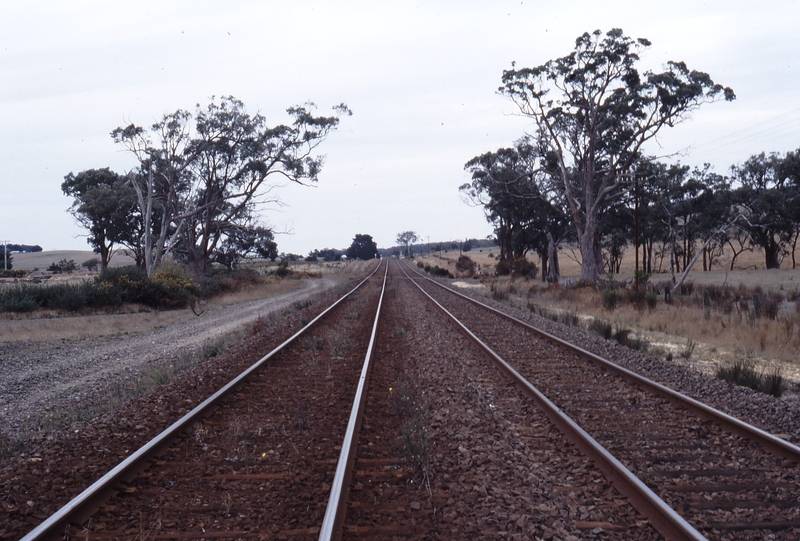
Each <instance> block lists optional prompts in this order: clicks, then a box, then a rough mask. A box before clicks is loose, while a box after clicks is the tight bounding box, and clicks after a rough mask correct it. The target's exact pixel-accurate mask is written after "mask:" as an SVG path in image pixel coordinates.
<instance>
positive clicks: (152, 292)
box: [142, 265, 200, 308]
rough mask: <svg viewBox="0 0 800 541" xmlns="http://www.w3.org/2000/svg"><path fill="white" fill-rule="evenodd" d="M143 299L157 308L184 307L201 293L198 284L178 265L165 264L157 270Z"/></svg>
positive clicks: (145, 302)
mask: <svg viewBox="0 0 800 541" xmlns="http://www.w3.org/2000/svg"><path fill="white" fill-rule="evenodd" d="M146 291H147V293H148V295H147V297H146V298H145V299H143V300H142V302H144V304H148V305H150V306H153V307H157V308H183V307H185V306H187V305H188V304H189V302H190V301H191V299H192V298H193V297H196V296H197V294H198V293H199V291H200V290H199V288H198V287H197V284H195V283H194V280H192V279H191V278H190V277H189V275H188V274H186V272H185V271H184V270H183V269H182V268H181V267H179V266H177V265H164V266H162V267H161V268H160V269H158V270H157V271H156V273H155V274H154V275H153V278H152V279H151V280H150V287H148V288H147V290H146Z"/></svg>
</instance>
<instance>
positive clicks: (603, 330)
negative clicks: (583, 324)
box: [589, 319, 614, 340]
mask: <svg viewBox="0 0 800 541" xmlns="http://www.w3.org/2000/svg"><path fill="white" fill-rule="evenodd" d="M589 330H590V331H592V332H593V333H595V334H597V335H598V336H602V337H603V338H605V339H606V340H611V337H612V336H613V335H614V328H613V326H612V325H611V323H609V322H608V321H605V320H603V319H593V320H592V322H591V323H590V324H589Z"/></svg>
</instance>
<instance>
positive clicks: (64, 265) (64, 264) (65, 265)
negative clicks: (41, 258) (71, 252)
mask: <svg viewBox="0 0 800 541" xmlns="http://www.w3.org/2000/svg"><path fill="white" fill-rule="evenodd" d="M77 268H78V265H77V264H76V263H75V260H74V259H70V260H69V261H67V260H66V259H62V260H61V261H59V262H58V263H50V266H49V267H47V270H49V271H50V272H72V271H74V270H75V269H77Z"/></svg>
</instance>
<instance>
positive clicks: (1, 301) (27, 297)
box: [0, 285, 40, 312]
mask: <svg viewBox="0 0 800 541" xmlns="http://www.w3.org/2000/svg"><path fill="white" fill-rule="evenodd" d="M39 306H40V304H39V300H38V299H37V298H36V293H35V291H34V288H33V287H30V286H27V285H22V286H15V287H10V288H7V289H5V290H3V291H2V294H1V295H0V311H3V312H33V311H34V310H36V309H37V308H39Z"/></svg>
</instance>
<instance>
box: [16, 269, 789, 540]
mask: <svg viewBox="0 0 800 541" xmlns="http://www.w3.org/2000/svg"><path fill="white" fill-rule="evenodd" d="M384 270H385V272H384V273H382V274H383V280H382V281H381V279H380V275H375V274H373V275H372V277H371V278H368V279H366V280H365V281H364V282H362V284H360V286H359V287H357V288H356V289H355V290H353V292H351V293H349V294H348V295H347V296H345V297H344V298H342V299H340V300H339V301H338V302H337V303H335V305H334V306H331V308H329V309H328V310H326V312H325V313H323V314H322V315H321V316H320V317H319V318H317V319H316V320H315V321H313V322H311V323H310V324H309V325H308V326H307V327H306V328H305V329H304V332H302V334H301V333H297V334H296V335H295V336H293V337H292V338H291V339H289V340H287V341H286V342H284V344H282V345H281V346H280V347H279V348H277V349H276V350H274V351H273V352H271V353H270V354H268V355H266V356H265V357H263V358H262V359H260V360H259V362H258V363H256V365H254V366H253V367H251V369H249V370H248V371H247V373H246V375H245V374H243V375H242V376H240V378H237V379H236V380H234V381H233V382H231V383H230V384H228V385H227V386H226V387H225V388H224V389H223V390H221V391H220V392H219V393H217V394H216V395H215V397H212V398H209V400H207V401H206V403H204V404H205V405H201V406H198V408H195V409H194V410H192V412H190V413H189V414H187V415H186V416H185V418H184V421H185V423H186V424H183V425H180V426H177V425H178V423H176V425H174V426H173V429H172V430H171V434H168V435H162V436H163V437H162V436H159V438H156V440H153V441H151V442H150V443H148V444H147V445H145V446H144V447H143V448H142V449H141V450H140V451H137V452H136V453H134V456H132V457H130V458H129V459H128V460H126V461H125V462H124V463H123V464H121V465H120V467H118V468H117V469H115V471H112V472H110V473H109V474H107V475H106V476H104V477H103V478H102V479H101V480H100V481H98V483H96V484H95V485H96V486H95V487H94V488H93V489H92V490H89V491H87V492H92V494H89V495H86V494H83V495H81V497H79V498H78V499H76V500H73V502H70V504H68V505H67V506H65V507H64V508H63V509H62V510H61V511H59V512H58V513H56V514H55V515H53V516H52V517H50V519H48V520H47V521H45V522H44V523H43V524H42V525H40V526H39V527H38V528H36V529H35V530H34V531H32V532H31V533H30V534H29V535H28V536H26V537H25V538H24V539H25V540H26V541H27V540H29V539H30V540H33V539H58V538H65V537H66V538H70V537H75V536H80V537H81V538H86V539H134V538H137V539H142V540H144V539H157V538H181V539H193V538H196V539H208V538H215V539H218V538H225V539H249V538H259V539H264V538H266V539H320V540H327V539H340V538H344V539H366V538H369V539H381V538H383V539H396V538H409V539H417V538H419V539H421V538H439V539H452V538H470V537H474V538H522V536H524V535H527V536H528V538H531V539H533V538H539V537H541V538H551V537H558V538H562V539H570V538H574V539H577V538H597V539H656V538H659V537H661V536H663V537H665V538H668V539H704V538H705V537H704V536H707V537H708V538H714V539H717V538H719V539H727V538H770V537H768V536H774V537H772V538H776V539H778V538H786V539H792V538H795V537H792V536H795V535H796V534H797V533H798V532H800V527H799V526H798V506H797V501H800V500H799V499H798V494H800V492H799V491H798V486H799V485H798V477H800V474H798V467H797V462H796V459H792V458H790V457H791V456H792V455H791V453H792V448H793V446H791V445H789V446H785V445H783V444H782V443H781V442H780V441H778V442H776V441H772V440H770V438H769V437H768V438H767V439H768V440H770V441H771V444H772V447H773V449H772V451H767V452H765V451H764V450H763V449H762V448H761V446H760V445H759V444H756V443H753V442H752V441H751V440H748V439H746V438H744V437H742V436H741V435H738V434H731V433H729V432H726V431H725V430H723V429H722V428H720V426H719V425H717V424H714V422H712V421H709V420H707V419H704V418H698V419H694V418H692V417H691V416H690V415H688V414H687V411H688V410H687V409H686V407H685V406H675V405H674V402H675V401H676V400H677V399H676V397H674V396H671V395H669V396H668V397H667V398H664V397H658V396H653V395H652V394H650V392H649V391H645V390H643V389H642V388H640V385H641V384H636V383H635V384H630V383H624V380H623V379H621V378H620V377H619V376H617V375H615V374H613V373H612V371H611V370H610V369H609V368H598V369H594V368H591V369H590V368H589V366H590V365H589V364H588V363H587V361H586V359H585V357H584V356H582V355H583V354H582V353H575V352H574V351H572V352H570V351H568V350H564V349H561V346H556V345H555V344H554V343H553V340H552V339H551V338H549V337H543V336H542V335H537V334H535V333H534V332H533V331H531V330H530V329H527V328H523V327H520V326H519V323H518V322H514V321H510V320H508V319H503V318H502V316H500V315H499V314H498V313H496V311H492V310H491V309H488V310H487V308H483V307H477V305H476V304H474V301H470V300H467V299H466V298H465V297H463V296H459V295H458V294H456V293H455V292H449V290H447V289H446V288H440V286H439V285H438V284H436V283H435V282H433V281H430V280H428V279H423V278H421V277H419V276H418V275H416V276H415V277H414V279H413V281H412V280H410V279H408V278H407V277H406V275H402V274H401V272H400V266H399V264H393V265H391V266H389V265H388V264H387V266H386V267H385V268H384ZM376 271H377V268H376ZM387 281H388V286H387ZM412 282H418V283H419V286H415V285H413V284H412ZM434 284H435V285H434ZM418 287H419V289H417V288H418ZM422 291H427V294H428V295H430V296H432V297H435V298H436V302H438V303H440V305H441V306H442V307H446V309H447V311H449V312H452V313H458V314H459V317H460V319H462V320H463V322H464V323H463V324H462V325H465V326H466V327H469V328H470V329H472V330H473V331H475V334H476V335H477V336H478V337H480V338H479V340H478V341H479V342H485V344H488V345H490V346H491V347H492V349H494V350H496V353H494V354H493V355H494V356H495V357H498V358H499V357H502V358H503V359H505V360H506V361H508V362H509V363H511V364H513V365H514V367H515V370H514V369H512V370H511V371H512V372H515V371H518V372H519V374H521V375H523V376H524V377H525V378H527V379H528V380H530V381H531V382H532V383H533V384H535V385H536V387H538V388H539V389H541V390H542V392H543V393H544V394H546V395H548V396H549V397H550V398H549V399H546V398H545V399H544V400H552V402H553V403H554V404H555V405H556V409H560V410H563V411H565V412H567V413H568V414H569V415H570V416H572V417H573V418H574V419H575V421H576V422H577V423H579V424H580V425H581V426H582V427H583V428H582V429H578V430H582V431H585V432H586V433H587V434H588V435H590V438H589V439H592V440H594V441H595V442H598V443H599V444H600V445H602V446H603V447H604V450H602V451H597V450H595V451H589V453H588V454H587V452H586V451H585V450H584V451H581V450H579V448H580V447H581V445H582V444H578V445H577V446H575V445H572V444H571V443H570V440H572V441H576V440H575V439H574V437H573V436H566V437H565V435H564V434H563V433H562V432H559V430H558V429H556V428H555V425H558V424H559V421H556V422H555V424H553V423H552V422H551V421H548V420H547V419H546V418H545V416H544V415H543V413H542V409H541V404H542V399H541V397H540V398H538V400H539V406H538V407H537V406H536V405H534V404H533V403H532V402H531V401H530V400H529V398H528V397H529V396H531V395H532V394H535V393H536V392H538V391H536V390H534V391H531V389H530V388H529V387H531V388H532V386H531V385H530V384H529V383H527V382H522V383H520V382H518V383H516V385H515V384H512V386H511V387H509V384H508V380H505V379H503V378H502V377H501V374H500V373H499V372H498V370H497V367H496V366H494V365H493V364H492V363H491V361H490V360H489V358H488V357H487V356H486V355H485V354H484V353H482V352H481V351H480V350H479V349H478V348H477V347H476V346H475V345H474V344H472V343H470V342H466V343H465V342H464V341H463V339H462V338H461V335H460V332H462V331H463V330H464V329H463V327H462V328H458V327H457V326H456V324H454V323H448V322H447V321H446V320H445V319H444V316H442V315H441V314H440V313H439V312H438V309H437V308H434V307H433V304H429V301H428V300H427V299H426V298H425V297H423V292H422ZM379 314H383V315H380V317H379ZM323 319H324V320H325V322H326V323H325V325H315V323H317V322H318V321H322V320H323ZM379 319H380V325H379V324H378V323H379ZM522 329H524V330H522ZM432 335H434V336H435V337H434V338H433V339H432V338H431V336H432ZM432 343H433V344H435V345H433V346H432V345H431V344H432ZM506 371H507V372H508V371H509V370H508V369H506ZM245 380H246V381H245ZM370 381H372V384H371V385H368V383H369V382H370ZM513 385H515V386H513ZM217 395H219V396H217ZM354 397H355V398H354ZM693 407H694V408H695V409H697V405H695V406H693ZM210 410H213V411H210ZM701 410H702V408H701ZM348 411H349V412H350V414H349V417H348V414H347V412H348ZM703 411H704V414H705V415H706V416H707V417H708V416H711V413H710V412H709V411H706V410H703ZM552 419H553V417H552V416H551V420H552ZM725 422H726V424H725V426H727V427H729V428H731V427H732V428H733V429H734V430H738V431H739V432H742V431H745V432H746V431H747V430H749V429H747V428H746V427H744V428H743V427H742V426H740V425H739V424H737V422H735V420H730V419H728V420H726V421H725ZM562 429H563V427H562ZM692 438H701V440H700V441H695V440H693V439H692ZM773 440H774V438H773ZM776 450H777V452H778V453H782V454H776V453H775V451H776ZM598 453H600V454H602V453H607V454H609V456H610V461H611V462H614V463H615V465H614V466H613V467H611V466H608V465H607V464H606V465H604V462H603V460H605V459H607V458H608V457H605V458H604V457H599V456H598ZM612 454H613V456H611V455H612ZM787 454H788V455H789V457H787V456H785V455H787ZM137 456H138V458H135V457H137ZM125 464H127V466H130V467H131V468H133V470H131V471H128V470H125V469H124V468H122V466H123V465H125ZM598 464H599V468H600V469H598V467H597V465H598ZM617 464H618V466H619V468H620V469H615V468H617ZM116 470H119V471H116ZM601 470H602V471H603V472H604V474H605V477H604V476H603V473H601ZM622 470H625V471H628V472H629V474H621V473H620V471H622ZM630 472H633V474H635V475H633V474H630ZM625 475H629V476H630V478H629V479H627V480H623V482H621V481H620V479H621V477H625ZM637 476H638V477H637ZM612 483H613V485H614V486H615V487H616V488H617V490H619V493H618V492H617V491H615V490H614V489H613V488H612V486H611V484H612ZM626 483H627V484H628V485H630V484H633V485H637V484H640V485H642V486H640V487H637V490H639V489H642V490H644V492H648V491H649V493H650V496H648V497H649V498H650V500H651V501H649V502H648V503H642V501H637V498H639V497H640V496H637V495H635V494H634V492H632V489H631V488H630V487H629V486H626ZM110 493H114V494H115V496H114V497H113V498H112V499H108V496H109V494H110ZM620 494H625V495H626V496H627V498H626V497H622V496H621V495H620ZM631 503H633V505H631ZM653 506H655V507H658V506H663V507H664V508H663V509H658V510H657V512H656V513H655V514H654V513H653V509H652V508H653ZM634 507H636V509H638V510H639V511H640V512H641V513H643V514H644V516H643V515H642V514H640V512H637V510H636V509H634ZM667 523H669V524H667ZM676 524H677V526H676ZM651 525H652V526H651ZM653 526H654V527H655V528H656V529H658V531H660V532H661V535H659V533H657V532H656V531H655V530H654V529H653ZM700 532H702V533H700ZM780 536H783V537H780Z"/></svg>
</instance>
